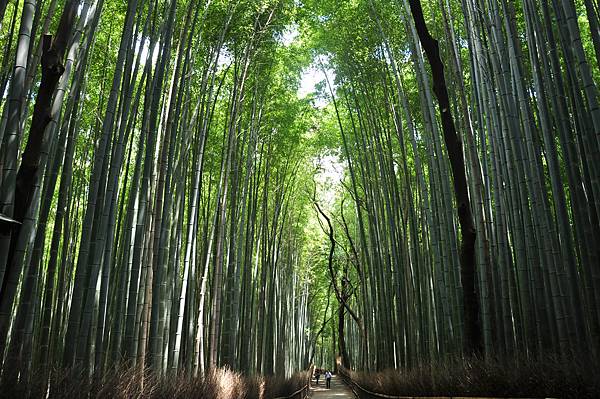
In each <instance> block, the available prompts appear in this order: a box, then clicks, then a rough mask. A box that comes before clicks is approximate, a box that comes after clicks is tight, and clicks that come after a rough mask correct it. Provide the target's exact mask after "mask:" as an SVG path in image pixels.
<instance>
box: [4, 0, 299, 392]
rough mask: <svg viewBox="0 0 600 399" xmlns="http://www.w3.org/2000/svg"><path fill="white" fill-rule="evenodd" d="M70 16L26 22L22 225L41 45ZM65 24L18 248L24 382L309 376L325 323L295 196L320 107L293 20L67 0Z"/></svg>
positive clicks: (20, 63)
mask: <svg viewBox="0 0 600 399" xmlns="http://www.w3.org/2000/svg"><path fill="white" fill-rule="evenodd" d="M62 6H63V5H61V4H57V2H56V1H52V2H38V3H36V2H29V1H28V2H25V3H24V4H21V3H19V2H13V3H11V4H9V6H8V7H7V8H6V10H7V11H6V12H7V16H6V17H5V19H4V21H8V23H7V22H3V26H2V28H3V29H4V30H7V29H9V28H8V27H9V26H10V31H9V32H8V33H6V34H5V35H6V37H8V39H7V40H8V41H6V42H5V46H6V49H5V50H6V52H5V58H4V63H5V64H4V65H5V67H6V70H8V66H10V67H11V68H12V65H11V64H12V63H13V62H14V72H13V73H12V74H4V75H3V79H4V81H3V84H4V85H5V86H9V87H10V89H9V93H10V94H9V96H8V98H6V99H5V101H4V108H3V115H4V117H3V127H4V129H3V132H4V134H3V136H2V138H3V145H2V150H3V151H2V161H3V169H2V177H3V179H2V182H3V183H2V184H3V186H2V195H3V198H2V206H3V213H4V214H5V215H8V216H12V215H16V211H14V213H13V212H11V210H15V209H17V207H18V206H19V203H21V204H23V201H24V198H23V195H22V193H21V192H20V191H19V190H15V189H14V187H15V184H16V185H17V187H18V185H19V180H18V179H19V177H18V176H19V174H20V173H21V168H22V166H21V167H20V168H19V169H18V172H17V170H16V168H15V166H16V161H17V154H18V153H19V152H20V147H24V146H29V145H30V144H29V142H30V141H31V137H32V135H33V122H31V123H30V119H31V118H30V116H29V115H28V113H30V112H32V111H31V110H30V109H29V107H28V106H27V105H28V103H27V102H28V101H32V100H29V99H30V98H31V97H34V96H36V93H35V82H36V78H37V77H36V65H37V63H38V62H39V60H40V58H41V59H42V65H43V64H44V61H43V60H44V57H46V56H47V55H48V54H49V50H48V49H47V48H44V42H43V41H42V42H39V41H38V40H35V41H34V40H33V39H31V42H28V39H29V38H34V37H37V36H39V35H37V34H36V32H40V31H46V30H48V29H49V27H51V26H52V24H53V21H54V19H55V17H56V15H54V14H57V15H58V16H60V14H58V13H59V12H60V9H61V8H62ZM72 7H74V8H75V10H76V12H73V11H72ZM69 10H71V11H69ZM69 13H71V14H69ZM68 14H69V15H68ZM65 16H66V17H65ZM60 18H70V22H69V23H68V24H67V25H66V27H65V26H62V25H61V27H60V28H59V29H63V30H67V31H68V34H66V35H67V37H68V40H66V43H67V44H68V49H66V52H67V54H68V57H67V58H66V62H65V64H64V72H63V73H62V75H60V76H61V78H60V81H58V82H57V87H56V94H55V95H54V97H53V98H52V104H51V107H50V108H49V109H48V110H49V111H50V112H51V117H50V118H48V119H47V121H46V122H47V125H46V126H45V133H44V134H43V140H44V142H43V143H42V145H41V146H39V145H38V154H37V157H38V160H37V165H38V169H39V171H38V172H36V173H35V174H34V176H35V178H34V180H32V182H33V184H34V189H33V190H32V194H31V195H32V198H31V199H30V200H29V201H30V204H31V205H30V206H29V208H28V209H27V212H26V215H25V217H24V219H22V220H23V223H22V224H21V225H19V226H18V227H17V228H14V229H12V230H8V231H3V236H2V244H1V245H3V246H4V247H3V248H5V249H6V248H10V250H4V249H3V251H2V257H3V259H2V269H1V271H2V275H1V278H2V295H1V298H2V299H1V306H0V308H1V309H2V310H1V311H0V337H1V338H0V348H3V349H4V351H3V352H4V369H3V370H4V381H10V378H17V373H16V371H17V370H18V371H19V373H20V375H19V378H21V379H23V378H25V379H27V378H28V377H27V375H28V374H27V373H31V372H32V371H36V372H37V370H40V369H41V370H47V369H48V368H49V366H52V365H58V366H62V367H77V368H83V369H85V370H87V371H88V372H89V373H93V372H97V373H100V374H101V373H102V372H103V370H108V369H110V368H112V367H115V365H119V364H128V365H138V366H140V367H142V368H143V367H151V368H152V369H153V370H155V371H157V372H159V373H167V372H177V371H178V370H185V371H187V372H189V373H194V374H197V373H199V372H203V371H204V370H207V369H208V368H209V367H214V366H216V365H221V364H229V365H230V366H231V367H234V368H236V369H240V370H245V371H247V372H259V373H265V374H272V373H273V372H274V370H275V369H277V370H280V372H282V373H283V372H284V373H286V374H289V373H291V372H292V371H293V370H298V369H300V368H301V366H302V364H303V362H304V361H305V359H304V358H303V357H302V356H301V354H302V353H304V352H305V351H304V346H305V345H306V341H305V338H304V329H305V328H306V326H307V320H308V316H307V314H306V312H296V309H303V308H306V306H304V304H305V302H306V300H307V292H308V291H307V287H306V282H305V278H304V277H303V276H302V275H301V274H300V273H298V272H297V271H296V270H297V269H298V268H297V264H298V263H299V262H300V258H299V256H300V253H299V251H298V249H297V248H301V245H300V243H301V242H302V237H301V235H300V233H301V232H302V230H301V228H300V226H301V223H302V218H303V215H302V212H301V210H302V202H301V201H302V197H300V196H298V195H295V190H296V188H295V187H297V186H299V185H300V183H301V182H302V179H304V174H303V173H301V172H299V171H298V168H299V163H300V161H301V160H302V151H301V150H300V151H299V150H298V147H297V146H298V145H300V134H301V133H302V131H303V130H304V126H303V125H302V123H301V120H302V119H300V118H297V115H298V114H300V113H302V112H306V110H305V108H306V102H302V101H300V100H297V99H296V97H295V92H291V91H290V87H293V86H294V84H292V83H288V82H287V81H286V79H288V80H290V79H291V80H292V82H293V80H294V79H297V78H294V76H296V75H297V73H296V72H295V69H294V68H297V66H296V65H294V62H293V61H290V62H288V63H287V64H286V63H285V62H283V60H285V55H284V54H280V52H281V51H285V49H278V48H277V41H276V38H277V37H278V32H279V31H280V30H281V27H282V26H285V25H286V24H287V22H286V19H287V18H289V13H288V10H286V8H285V6H284V5H282V4H277V3H273V4H269V3H265V2H262V3H256V2H255V3H252V2H249V3H235V4H234V3H231V4H230V3H228V2H217V1H208V2H202V1H190V2H186V3H183V2H176V1H174V0H173V1H145V0H141V1H130V2H123V3H120V2H112V3H108V2H106V3H105V2H103V1H102V0H100V1H98V2H95V3H91V2H87V1H82V2H77V1H72V2H67V3H66V4H64V11H63V14H62V17H60ZM19 19H20V20H19ZM15 26H16V27H17V28H18V29H19V34H18V36H17V35H16V31H14V30H13V28H14V27H15ZM60 34H61V33H60V32H59V35H60ZM13 37H14V38H18V40H17V41H16V42H14V43H11V41H10V40H11V39H12V38H13ZM58 37H59V36H58V35H57V36H56V38H55V40H54V41H53V45H56V43H57V41H58ZM14 49H16V57H14V56H11V55H10V51H11V50H14ZM115 50H116V51H115ZM41 79H42V80H43V79H44V76H43V75H42V77H41ZM40 87H41V86H40ZM40 90H41V89H40ZM292 94H293V96H292ZM40 96H42V93H41V92H39V93H37V100H38V101H39V98H40ZM283 103H285V108H284V107H282V104H283ZM33 112H37V110H34V111H33ZM34 118H35V116H34ZM28 131H29V133H28V134H27V132H28ZM28 137H29V138H28ZM21 140H28V141H27V143H26V144H23V143H20V141H21ZM25 151H26V150H25ZM15 182H16V183H15ZM11 187H12V189H10V188H11ZM17 220H19V219H17ZM11 234H12V237H11ZM278 320H279V321H282V320H285V322H277V321H278ZM276 354H277V355H276ZM283 354H290V355H286V356H285V357H283ZM296 354H297V355H296ZM13 372H15V373H13ZM9 374H10V375H9Z"/></svg>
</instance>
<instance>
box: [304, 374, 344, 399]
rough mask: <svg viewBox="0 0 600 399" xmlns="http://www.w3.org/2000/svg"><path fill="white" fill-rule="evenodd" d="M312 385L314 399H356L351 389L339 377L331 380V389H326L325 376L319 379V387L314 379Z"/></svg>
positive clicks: (311, 394) (335, 376)
mask: <svg viewBox="0 0 600 399" xmlns="http://www.w3.org/2000/svg"><path fill="white" fill-rule="evenodd" d="M310 385H311V388H310V397H311V398H312V399H330V398H331V399H355V396H354V394H353V393H352V391H351V390H350V388H348V387H347V386H346V384H344V383H343V381H342V379H341V378H340V377H339V376H337V375H334V376H333V378H331V389H325V376H323V375H321V378H320V379H319V385H316V383H315V379H314V378H313V379H312V381H311V384H310Z"/></svg>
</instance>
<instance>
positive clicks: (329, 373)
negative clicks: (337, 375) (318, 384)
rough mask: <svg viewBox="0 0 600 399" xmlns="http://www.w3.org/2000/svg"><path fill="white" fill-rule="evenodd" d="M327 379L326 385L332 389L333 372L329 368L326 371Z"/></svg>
mask: <svg viewBox="0 0 600 399" xmlns="http://www.w3.org/2000/svg"><path fill="white" fill-rule="evenodd" d="M325 381H326V382H327V384H326V385H325V387H326V388H327V389H331V372H330V371H329V370H327V371H326V372H325Z"/></svg>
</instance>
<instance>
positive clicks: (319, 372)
mask: <svg viewBox="0 0 600 399" xmlns="http://www.w3.org/2000/svg"><path fill="white" fill-rule="evenodd" d="M319 377H321V370H319V369H316V370H315V380H316V381H317V385H319Z"/></svg>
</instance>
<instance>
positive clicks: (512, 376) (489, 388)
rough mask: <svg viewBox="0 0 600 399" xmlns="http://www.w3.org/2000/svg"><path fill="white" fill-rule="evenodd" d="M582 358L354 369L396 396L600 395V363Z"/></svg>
mask: <svg viewBox="0 0 600 399" xmlns="http://www.w3.org/2000/svg"><path fill="white" fill-rule="evenodd" d="M582 359H583V358H582V357H580V358H577V359H572V360H569V361H564V360H563V361H560V360H559V359H557V358H555V357H551V356H549V357H545V358H544V359H540V360H524V359H518V360H515V359H513V360H488V361H483V360H480V359H468V360H464V359H461V360H449V361H446V362H440V363H434V364H429V365H422V366H419V367H415V368H412V369H408V370H399V369H398V370H386V371H382V372H379V373H357V372H350V374H351V378H352V379H353V380H354V381H355V382H357V383H358V384H359V385H360V386H362V387H364V388H366V389H368V390H370V391H372V392H378V393H384V394H388V395H398V396H494V397H513V398H514V397H529V398H533V397H554V398H564V399H570V398H573V399H575V398H577V399H585V398H589V399H592V398H600V379H599V378H598V370H599V369H600V368H599V366H600V365H599V364H598V363H597V362H592V361H591V360H582Z"/></svg>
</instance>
